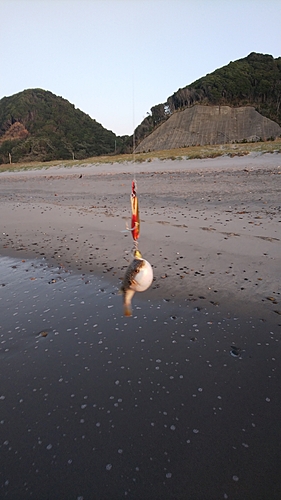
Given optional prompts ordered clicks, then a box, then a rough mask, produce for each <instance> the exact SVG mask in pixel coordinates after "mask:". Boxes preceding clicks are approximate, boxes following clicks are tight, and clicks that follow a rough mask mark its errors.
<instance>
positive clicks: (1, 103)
mask: <svg viewBox="0 0 281 500" xmlns="http://www.w3.org/2000/svg"><path fill="white" fill-rule="evenodd" d="M121 143H122V140H121V138H120V137H119V138H118V137H116V135H115V134H114V133H113V132H111V131H109V130H106V129H105V128H104V127H103V126H102V125H100V124H99V123H97V122H96V120H93V119H92V118H91V117H90V116H89V115H87V114H85V113H83V112H82V111H80V110H79V109H75V106H74V105H73V104H71V103H70V102H69V101H67V100H66V99H63V98H62V97H58V96H56V95H54V94H52V92H49V91H45V90H42V89H29V90H24V91H23V92H20V93H18V94H15V95H13V96H11V97H4V98H3V99H1V100H0V163H7V162H8V161H9V154H10V155H11V159H12V161H13V162H19V161H26V160H39V161H50V160H59V159H71V158H75V159H83V158H87V157H90V156H96V155H103V154H110V153H114V151H115V149H116V147H117V148H118V149H120V146H121Z"/></svg>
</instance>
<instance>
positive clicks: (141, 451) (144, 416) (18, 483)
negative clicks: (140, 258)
mask: <svg viewBox="0 0 281 500" xmlns="http://www.w3.org/2000/svg"><path fill="white" fill-rule="evenodd" d="M227 160H229V162H228V161H227ZM280 160H281V159H280V156H279V155H266V156H265V157H258V158H251V157H247V158H238V159H237V158H236V163H235V162H233V161H232V160H230V159H226V160H224V161H225V164H222V161H223V160H220V161H217V162H215V161H213V160H210V161H203V162H201V163H200V162H199V163H198V162H197V163H196V164H194V163H192V162H171V163H170V164H167V162H164V163H163V162H159V164H158V163H157V164H156V163H154V165H151V164H150V165H149V164H145V165H141V166H140V167H139V169H140V171H139V172H138V174H137V180H138V187H139V198H140V206H141V217H142V226H141V238H140V248H141V250H142V251H143V253H144V256H145V257H146V258H147V259H148V260H149V261H150V262H151V264H152V265H153V267H154V275H155V281H154V283H153V285H152V287H151V289H150V290H149V291H148V292H145V293H143V294H136V296H135V297H134V299H133V317H132V318H124V317H123V316H122V299H121V297H120V296H119V295H118V294H117V291H118V288H119V285H120V278H121V277H122V276H123V273H124V269H125V268H126V265H127V263H128V260H129V259H130V249H131V246H132V240H131V238H130V236H128V235H126V233H121V231H122V230H123V229H124V227H125V222H126V220H128V221H129V214H130V212H129V210H130V205H129V194H130V180H131V175H130V172H129V171H127V170H129V167H128V166H126V165H123V166H117V167H116V168H117V170H114V168H115V167H113V166H112V170H111V171H110V170H109V171H108V174H109V175H102V174H101V172H99V167H97V170H96V171H93V167H92V169H90V167H84V169H77V171H76V170H71V171H67V170H63V169H60V170H52V171H51V170H48V171H45V172H44V171H43V172H42V171H40V172H38V173H36V174H34V173H24V174H8V173H7V174H1V175H0V191H1V201H0V203H1V207H0V208H1V233H4V234H2V243H1V248H0V254H1V255H2V257H0V273H1V274H0V276H1V278H0V358H1V364H0V366H1V368H0V371H1V378H0V380H1V386H0V449H1V469H0V475H1V481H0V484H1V489H0V498H9V499H11V500H25V499H29V498H34V499H40V500H41V499H42V500H45V499H46V500H47V499H48V500H52V499H63V500H64V499H66V500H68V499H73V500H77V499H79V500H82V499H83V500H87V499H97V500H99V499H102V500H103V499H104V500H108V499H109V500H115V499H121V498H131V499H137V500H139V499H142V500H146V499H147V500H154V499H157V500H158V499H159V500H160V499H161V500H162V499H163V500H164V499H177V500H183V499H184V500H186V499H191V500H193V499H194V500H197V499H198V500H201V499H202V500H205V499H207V500H209V499H210V500H217V499H235V500H244V499H247V500H248V499H254V500H259V499H260V500H275V499H276V500H277V499H280V498H281V476H280V467H281V452H280V449H281V448H280V443H281V424H280V413H281V412H280V409H281V404H280V336H281V335H280V334H281V318H280V313H281V307H280V268H281V267H280V260H281V252H280V238H281V235H280V221H281V214H280V211H281V208H280V184H281V176H280V168H278V166H279V165H278V162H279V164H280V163H281V161H280ZM251 161H252V163H251ZM159 165H161V166H162V169H163V171H164V173H162V174H160V173H159V171H158V170H159ZM164 167H165V168H164ZM122 168H123V170H124V172H123V173H122ZM148 168H149V169H150V172H149V171H147V169H148ZM120 169H121V170H120ZM81 172H82V178H80V175H81Z"/></svg>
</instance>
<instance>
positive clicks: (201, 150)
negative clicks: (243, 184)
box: [0, 138, 281, 172]
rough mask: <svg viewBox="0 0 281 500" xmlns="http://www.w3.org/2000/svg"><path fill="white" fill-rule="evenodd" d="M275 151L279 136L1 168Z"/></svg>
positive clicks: (2, 168)
mask: <svg viewBox="0 0 281 500" xmlns="http://www.w3.org/2000/svg"><path fill="white" fill-rule="evenodd" d="M275 152H276V153H280V152H281V138H278V139H276V140H274V141H266V142H252V143H239V144H238V143H237V144H219V145H208V146H189V147H185V148H177V149H169V150H162V151H149V152H147V153H135V154H132V153H130V154H119V155H105V156H94V157H92V158H85V159H83V160H52V161H49V162H37V161H31V162H24V163H12V164H1V165H0V172H5V171H11V172H15V171H24V170H38V169H48V168H50V167H65V168H71V167H74V166H79V165H80V166H85V165H87V166H89V165H100V164H113V163H129V162H136V163H142V162H149V161H152V160H155V159H159V160H182V159H185V160H194V159H204V158H216V157H219V156H223V155H227V156H231V157H233V156H244V155H247V154H249V153H275Z"/></svg>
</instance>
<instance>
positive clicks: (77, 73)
mask: <svg viewBox="0 0 281 500" xmlns="http://www.w3.org/2000/svg"><path fill="white" fill-rule="evenodd" d="M0 19H1V27H0V68H1V73H0V99H1V98H2V97H4V96H10V95H13V94H16V93H18V92H21V91H23V90H25V89H29V88H42V89H44V90H49V91H51V92H53V93H54V94H56V95H59V96H62V97H64V98H65V99H67V100H68V101H70V102H71V103H72V104H74V105H75V107H76V108H79V109H81V110H82V111H84V112H85V113H87V114H89V115H90V116H91V117H92V118H94V119H95V120H96V121H97V122H99V123H101V124H102V125H103V126H104V127H105V128H107V129H109V130H112V131H113V132H114V133H115V134H117V135H126V134H128V135H131V134H132V133H133V130H134V128H135V127H136V126H137V125H139V124H140V123H141V121H142V120H143V119H144V118H145V117H146V116H147V113H149V112H150V109H151V107H152V106H154V105H156V104H159V103H163V102H166V100H167V98H168V97H169V96H170V95H172V94H173V93H174V92H176V91H177V90H178V89H179V88H181V87H185V86H186V85H189V84H190V83H192V82H194V81H195V80H197V79H198V78H201V77H202V76H205V75H206V74H208V73H212V72H213V71H214V70H216V69H217V68H220V67H222V66H225V65H227V64H228V63H229V62H230V61H235V60H237V59H241V58H243V57H246V56H247V55H248V54H250V53H251V52H259V53H263V54H271V55H272V56H273V57H275V58H276V57H280V55H281V28H280V26H281V22H280V20H281V0H0Z"/></svg>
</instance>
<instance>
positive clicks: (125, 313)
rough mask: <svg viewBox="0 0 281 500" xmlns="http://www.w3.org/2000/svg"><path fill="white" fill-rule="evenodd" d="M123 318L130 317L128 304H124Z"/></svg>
mask: <svg viewBox="0 0 281 500" xmlns="http://www.w3.org/2000/svg"><path fill="white" fill-rule="evenodd" d="M124 316H127V317H130V316H132V306H131V305H129V304H124Z"/></svg>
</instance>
